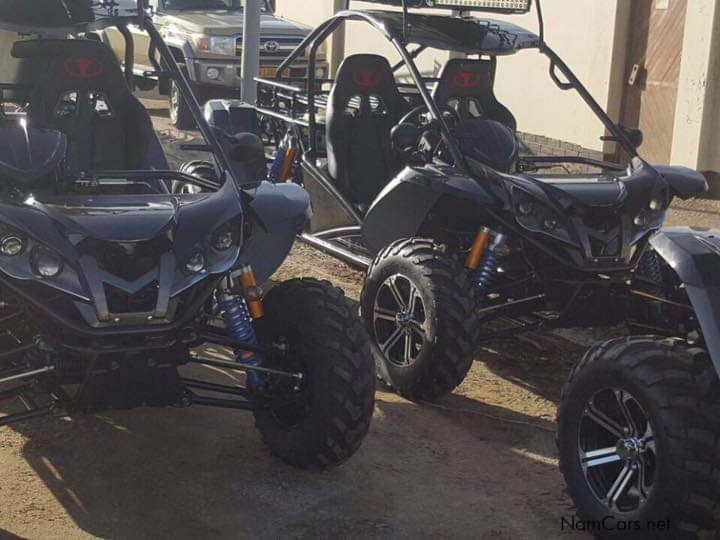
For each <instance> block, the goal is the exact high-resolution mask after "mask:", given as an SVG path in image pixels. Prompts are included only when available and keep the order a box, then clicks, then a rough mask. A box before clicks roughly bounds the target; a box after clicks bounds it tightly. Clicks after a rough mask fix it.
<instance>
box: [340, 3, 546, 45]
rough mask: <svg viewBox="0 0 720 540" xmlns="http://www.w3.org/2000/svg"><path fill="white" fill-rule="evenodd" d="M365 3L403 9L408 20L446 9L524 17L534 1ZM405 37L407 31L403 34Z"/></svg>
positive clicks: (540, 18)
mask: <svg viewBox="0 0 720 540" xmlns="http://www.w3.org/2000/svg"><path fill="white" fill-rule="evenodd" d="M540 1H541V0H535V11H536V13H537V19H538V27H539V28H538V36H539V37H540V46H541V47H542V46H543V44H544V43H545V22H544V20H543V12H542V5H541V3H540ZM351 2H352V0H346V6H345V7H346V9H348V10H349V9H350V4H351ZM363 2H365V3H371V4H383V5H386V6H396V7H401V8H402V13H403V15H404V16H405V17H406V18H407V15H408V12H409V11H410V10H411V9H421V8H422V9H427V8H435V9H444V10H448V9H450V10H453V11H456V12H459V13H460V14H461V15H462V14H463V13H466V12H470V11H485V12H489V13H504V14H517V15H523V14H525V13H529V12H530V9H531V8H532V4H533V0H363ZM403 34H404V35H406V34H407V31H405V32H403Z"/></svg>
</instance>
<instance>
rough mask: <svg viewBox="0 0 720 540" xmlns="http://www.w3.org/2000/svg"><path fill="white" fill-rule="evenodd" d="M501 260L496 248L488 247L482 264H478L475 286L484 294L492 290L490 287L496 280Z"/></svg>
mask: <svg viewBox="0 0 720 540" xmlns="http://www.w3.org/2000/svg"><path fill="white" fill-rule="evenodd" d="M499 262H500V256H499V255H498V252H497V250H495V249H492V248H490V249H486V250H485V253H484V254H483V257H482V260H481V261H480V266H478V269H477V271H476V272H475V276H473V287H475V289H477V290H478V291H480V292H481V293H483V294H487V293H488V292H490V288H491V287H492V285H493V282H494V281H495V271H496V270H497V268H498V266H499Z"/></svg>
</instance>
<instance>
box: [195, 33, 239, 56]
mask: <svg viewBox="0 0 720 540" xmlns="http://www.w3.org/2000/svg"><path fill="white" fill-rule="evenodd" d="M193 42H194V43H195V48H197V50H198V51H201V52H208V53H211V54H223V55H230V56H235V38H234V37H218V36H204V35H193Z"/></svg>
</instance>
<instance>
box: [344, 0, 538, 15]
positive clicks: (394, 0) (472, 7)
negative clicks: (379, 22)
mask: <svg viewBox="0 0 720 540" xmlns="http://www.w3.org/2000/svg"><path fill="white" fill-rule="evenodd" d="M350 2H351V0H348V7H349V5H350ZM363 2H365V3H368V2H369V3H372V4H385V5H389V6H397V7H402V8H404V9H420V8H423V9H427V8H437V9H451V10H455V11H486V12H490V13H509V14H523V13H527V12H529V11H530V8H531V6H532V0H363Z"/></svg>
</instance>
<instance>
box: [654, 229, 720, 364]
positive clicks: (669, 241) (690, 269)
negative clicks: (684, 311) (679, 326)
mask: <svg viewBox="0 0 720 540" xmlns="http://www.w3.org/2000/svg"><path fill="white" fill-rule="evenodd" d="M650 244H651V245H652V247H653V248H654V249H655V251H657V253H658V254H659V255H660V256H661V257H662V258H663V259H665V261H666V262H667V263H668V264H669V265H670V266H671V267H672V269H673V270H674V271H675V273H677V275H678V277H679V278H680V281H681V282H682V283H683V285H684V286H685V290H686V292H687V295H688V298H689V299H690V303H691V304H692V306H693V309H694V310H695V316H696V317H697V319H698V322H699V323H700V328H701V329H702V332H703V337H704V338H705V344H706V346H707V349H708V353H709V354H710V357H711V358H712V361H713V364H714V365H715V370H716V371H717V373H718V375H720V271H719V270H720V231H711V230H707V229H706V230H699V229H691V228H689V227H682V228H668V229H663V230H661V231H660V232H658V233H657V234H656V235H655V236H653V238H652V239H651V240H650Z"/></svg>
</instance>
